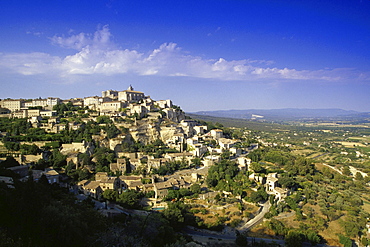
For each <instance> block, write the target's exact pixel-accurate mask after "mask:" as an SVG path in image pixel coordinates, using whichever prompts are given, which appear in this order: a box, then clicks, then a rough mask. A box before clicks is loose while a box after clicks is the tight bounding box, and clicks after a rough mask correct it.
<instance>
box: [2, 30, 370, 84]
mask: <svg viewBox="0 0 370 247" xmlns="http://www.w3.org/2000/svg"><path fill="white" fill-rule="evenodd" d="M72 32H73V31H71V33H72ZM111 37H112V35H111V33H110V31H109V28H108V26H103V27H102V28H100V29H98V30H97V31H96V32H95V33H94V34H86V33H80V34H75V35H70V36H69V37H64V36H54V37H52V38H51V41H52V43H53V44H55V45H59V46H61V47H64V48H71V49H75V50H77V52H76V53H75V54H72V55H69V56H65V57H58V56H52V55H50V54H47V53H13V54H1V53H0V67H3V68H7V69H8V70H11V71H13V72H16V73H20V74H23V75H36V74H45V75H50V76H53V77H59V78H64V79H65V80H68V78H69V77H71V78H72V77H73V75H97V74H102V75H115V74H125V73H132V74H137V75H147V76H148V75H160V76H191V77H197V78H212V79H219V80H244V81H256V80H271V79H272V80H324V81H338V80H347V79H356V78H357V79H360V78H361V79H362V80H364V78H365V79H368V78H369V75H368V74H364V73H362V74H361V73H357V72H356V71H354V70H350V69H332V70H330V69H323V70H315V71H310V70H295V69H290V68H277V67H269V66H271V65H272V64H273V63H274V62H272V61H266V60H249V59H245V60H231V61H227V60H225V59H223V58H219V59H204V58H202V57H198V56H192V55H189V54H188V53H186V52H184V51H182V49H181V48H180V47H178V46H177V44H175V43H165V44H162V45H160V46H159V47H158V48H157V49H154V50H153V51H150V52H148V53H147V54H144V53H140V52H138V51H136V50H129V49H117V48H116V45H115V44H114V43H113V42H112V41H111Z"/></svg>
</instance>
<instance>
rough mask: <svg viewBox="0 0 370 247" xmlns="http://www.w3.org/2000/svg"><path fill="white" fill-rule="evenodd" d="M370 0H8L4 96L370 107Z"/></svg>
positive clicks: (2, 16)
mask: <svg viewBox="0 0 370 247" xmlns="http://www.w3.org/2000/svg"><path fill="white" fill-rule="evenodd" d="M369 13H370V1H369V0H348V1H340V0H323V1H284V0H281V1H265V0H258V1H257V0H256V1H247V0H245V1H242V0H228V1H226V0H225V1H220V0H212V1H208V0H204V1H199V0H198V1H193V0H187V1H185V0H183V1H170V0H168V1H156V0H151V1H147V0H141V1H125V0H120V1H119V0H110V1H106V0H88V1H87V0H79V1H75V0H74V1H70V0H63V1H62V0H56V1H41V0H39V1H29V0H28V1H18V0H14V1H0V22H1V23H2V24H1V25H0V33H1V36H0V82H1V86H2V89H1V90H0V98H8V97H10V98H36V97H49V96H53V97H61V98H72V97H85V96H92V95H100V94H101V91H103V90H107V89H113V90H125V89H126V88H127V87H128V86H129V85H130V84H131V85H133V87H134V88H135V89H136V90H139V91H142V92H144V93H145V94H147V95H150V96H151V97H152V98H153V99H156V100H159V99H172V101H173V102H174V103H175V104H177V105H180V106H181V107H182V108H183V109H184V110H185V111H188V112H193V111H201V110H227V109H278V108H342V109H347V110H357V111H370V97H369V96H370V14H369Z"/></svg>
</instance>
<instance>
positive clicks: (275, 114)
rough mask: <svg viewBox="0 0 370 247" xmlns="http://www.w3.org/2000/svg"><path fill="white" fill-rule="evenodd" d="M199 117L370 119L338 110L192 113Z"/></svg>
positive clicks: (289, 109)
mask: <svg viewBox="0 0 370 247" xmlns="http://www.w3.org/2000/svg"><path fill="white" fill-rule="evenodd" d="M192 113H193V114H197V115H207V116H214V117H226V118H239V119H266V120H274V119H276V120H295V119H297V120H298V119H325V118H364V117H365V118H368V117H370V113H365V112H358V111H352V110H343V109H337V108H331V109H306V108H304V109H302V108H284V109H247V110H219V111H198V112H192Z"/></svg>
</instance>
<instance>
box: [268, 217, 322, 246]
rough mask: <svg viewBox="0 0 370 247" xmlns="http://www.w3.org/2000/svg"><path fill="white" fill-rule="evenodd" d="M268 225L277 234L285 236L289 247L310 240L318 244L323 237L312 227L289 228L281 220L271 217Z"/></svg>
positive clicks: (300, 244)
mask: <svg viewBox="0 0 370 247" xmlns="http://www.w3.org/2000/svg"><path fill="white" fill-rule="evenodd" d="M266 227H267V228H268V229H270V230H272V231H274V233H275V234H276V235H280V236H285V244H286V246H288V247H297V246H302V244H303V242H310V243H311V244H312V245H316V244H318V243H320V242H321V240H322V237H321V236H320V235H318V234H317V233H316V232H315V231H313V230H311V229H295V228H288V227H286V226H285V225H284V223H282V222H281V221H279V220H276V219H271V220H270V221H268V222H267V223H266Z"/></svg>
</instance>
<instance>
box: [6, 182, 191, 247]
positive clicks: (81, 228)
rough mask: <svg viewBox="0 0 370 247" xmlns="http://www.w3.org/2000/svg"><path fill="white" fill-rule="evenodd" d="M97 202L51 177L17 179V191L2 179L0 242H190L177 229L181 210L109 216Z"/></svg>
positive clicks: (180, 243)
mask: <svg viewBox="0 0 370 247" xmlns="http://www.w3.org/2000/svg"><path fill="white" fill-rule="evenodd" d="M93 205H94V202H93V201H92V200H91V199H86V200H83V201H77V199H76V197H75V196H74V195H73V194H69V193H68V191H67V190H65V189H63V188H60V187H58V186H52V185H49V184H48V183H47V180H46V178H44V179H41V180H40V182H38V183H35V182H33V181H32V180H30V181H28V182H25V183H16V184H15V188H14V189H10V188H8V187H7V186H6V185H5V184H2V183H0V237H1V244H0V245H1V246H96V247H98V246H143V247H145V246H147V247H150V246H154V247H159V246H167V245H168V246H171V244H174V246H185V244H186V243H187V242H188V241H187V240H186V239H184V238H183V237H181V236H180V234H178V233H176V231H175V230H174V228H173V227H172V226H176V227H178V225H177V222H181V217H179V218H176V216H177V215H176V213H177V211H176V210H175V211H173V210H169V211H170V212H169V213H167V214H165V215H162V214H159V213H149V214H148V216H144V217H143V216H135V215H132V216H131V215H130V216H126V215H123V214H122V215H119V216H117V217H115V218H106V217H104V216H102V215H101V214H100V213H99V212H98V211H96V210H95V209H94V208H93ZM176 208H181V206H178V207H176ZM171 209H172V208H171ZM185 212H186V210H185V209H183V210H181V214H185ZM185 218H186V220H185V221H184V222H185V223H188V216H186V215H185ZM169 219H170V220H172V222H170V221H169ZM176 229H178V228H176Z"/></svg>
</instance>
